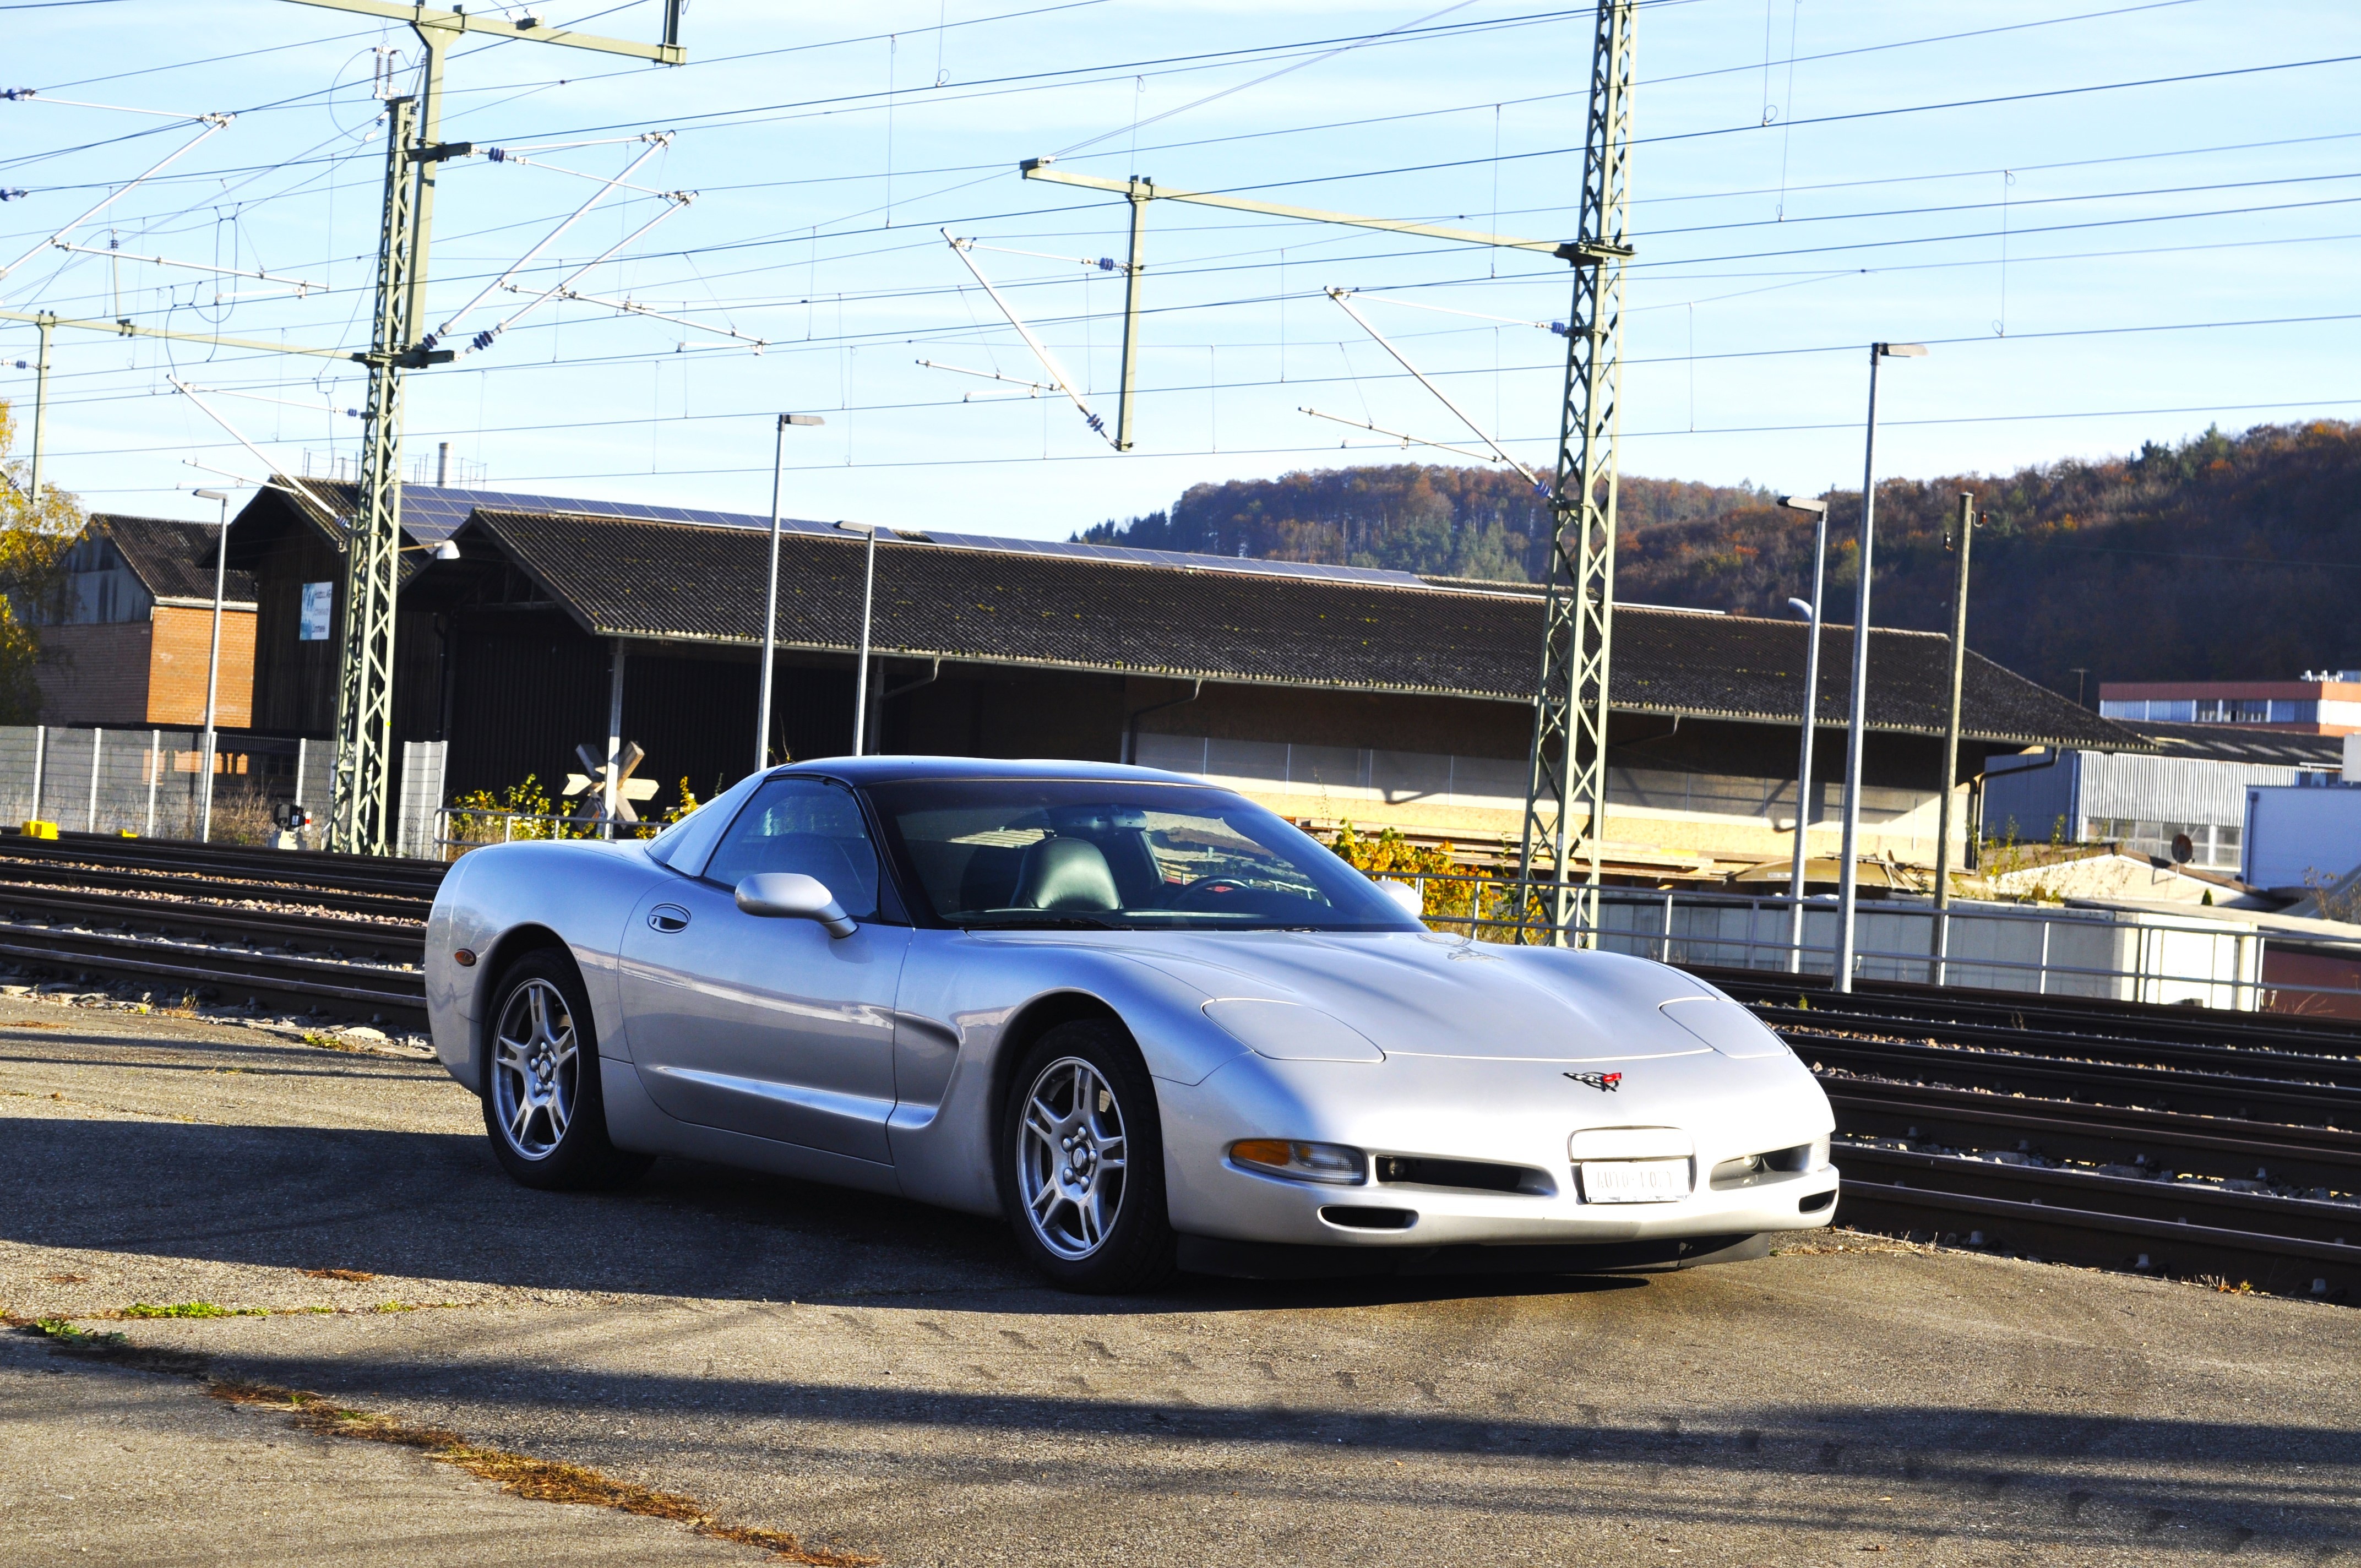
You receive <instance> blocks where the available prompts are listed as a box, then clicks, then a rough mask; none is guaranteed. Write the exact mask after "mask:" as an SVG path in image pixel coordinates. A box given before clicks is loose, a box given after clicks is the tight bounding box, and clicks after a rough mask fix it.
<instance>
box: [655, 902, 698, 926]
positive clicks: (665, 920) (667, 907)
mask: <svg viewBox="0 0 2361 1568" xmlns="http://www.w3.org/2000/svg"><path fill="white" fill-rule="evenodd" d="M648 924H649V925H650V926H651V927H653V928H655V929H656V930H659V931H677V930H680V929H681V928H682V927H686V925H687V924H688V911H687V910H686V909H683V908H682V907H681V906H680V905H677V904H659V905H656V906H655V907H654V908H653V909H651V910H649V911H648Z"/></svg>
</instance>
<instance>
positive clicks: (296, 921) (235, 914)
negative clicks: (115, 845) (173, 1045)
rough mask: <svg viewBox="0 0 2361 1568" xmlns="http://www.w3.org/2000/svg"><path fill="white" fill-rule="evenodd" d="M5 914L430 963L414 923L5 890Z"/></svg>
mask: <svg viewBox="0 0 2361 1568" xmlns="http://www.w3.org/2000/svg"><path fill="white" fill-rule="evenodd" d="M0 912H5V914H6V915H7V916H9V917H10V918H20V917H21V916H25V915H27V914H28V913H29V914H33V915H38V916H44V917H46V918H48V919H49V921H50V922H51V923H52V924H53V925H54V924H56V923H57V922H59V921H60V919H71V920H78V921H82V922H96V923H98V924H96V925H94V926H93V930H97V931H100V932H104V931H106V930H108V929H109V928H111V927H123V928H126V929H129V930H131V931H133V932H135V933H137V931H140V930H142V929H146V930H149V931H152V932H155V933H158V934H161V935H169V936H176V937H180V938H183V939H190V938H193V939H195V940H198V941H204V942H212V941H217V940H218V937H217V934H218V933H227V934H228V935H229V936H231V937H232V938H236V939H240V940H244V941H246V942H248V943H249V944H250V943H252V942H254V941H257V940H268V941H270V942H273V943H275V944H278V945H280V946H282V947H285V948H289V949H290V950H294V951H300V950H301V949H300V948H295V947H294V944H297V943H308V944H312V945H314V946H316V947H319V948H324V949H328V951H327V956H328V957H330V958H335V959H342V958H345V957H347V956H348V955H347V954H346V952H344V951H343V950H342V949H344V948H359V949H362V950H364V951H365V952H368V954H369V956H371V957H374V958H376V959H379V960H381V961H386V962H407V963H413V964H415V963H422V962H423V961H424V959H425V956H426V932H425V930H424V928H423V927H420V926H417V925H414V924H408V925H400V926H396V925H391V924H388V923H382V922H377V921H368V920H339V919H335V917H333V916H323V915H302V914H296V913H291V912H274V911H269V910H249V909H235V908H227V907H224V906H223V905H214V904H192V903H188V902H185V901H182V900H180V899H166V898H139V897H123V896H119V895H116V894H104V893H60V892H57V891H55V890H53V889H50V888H21V887H8V886H4V885H0ZM20 923H21V919H20Z"/></svg>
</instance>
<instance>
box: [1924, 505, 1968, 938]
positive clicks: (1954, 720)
mask: <svg viewBox="0 0 2361 1568" xmlns="http://www.w3.org/2000/svg"><path fill="white" fill-rule="evenodd" d="M1975 531H1976V498H1975V497H1974V496H1972V495H1971V494H1969V493H1968V492H1966V491H1964V490H1963V491H1961V492H1960V518H1959V521H1958V522H1957V523H1956V524H1955V525H1954V527H1953V529H1952V530H1951V531H1949V532H1946V533H1945V535H1944V540H1943V542H1944V543H1946V544H1949V546H1951V548H1952V550H1953V551H1954V552H1955V553H1956V554H1955V557H1954V558H1955V561H1956V564H1957V568H1958V569H1957V570H1956V571H1955V572H1954V573H1953V574H1952V577H1951V702H1950V707H1949V708H1948V709H1946V710H1945V712H1944V715H1943V793H1942V795H1940V796H1938V799H1939V800H1940V801H1941V803H1942V804H1941V805H1940V806H1938V808H1937V810H1936V815H1935V933H1934V949H1935V965H1934V981H1935V983H1936V984H1937V985H1941V984H1943V983H1944V982H1945V981H1947V980H1949V978H1950V975H1949V962H1948V960H1949V958H1950V953H1951V791H1952V786H1953V784H1954V782H1955V780H1956V778H1957V776H1958V774H1959V772H1960V680H1961V678H1962V677H1963V676H1964V675H1965V674H1966V672H1967V664H1968V546H1969V544H1970V543H1971V540H1972V538H1973V536H1974V534H1975Z"/></svg>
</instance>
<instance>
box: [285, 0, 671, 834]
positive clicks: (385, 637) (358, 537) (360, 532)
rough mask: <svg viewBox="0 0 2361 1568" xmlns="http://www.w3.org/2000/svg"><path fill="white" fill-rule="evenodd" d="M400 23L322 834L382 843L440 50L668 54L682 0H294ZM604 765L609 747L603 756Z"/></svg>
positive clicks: (661, 60)
mask: <svg viewBox="0 0 2361 1568" xmlns="http://www.w3.org/2000/svg"><path fill="white" fill-rule="evenodd" d="M295 3H296V4H297V5H320V6H324V7H326V8H327V9H330V10H335V11H349V12H356V13H357V14H359V15H361V16H381V17H385V18H388V19H390V20H393V21H399V22H406V23H408V24H409V25H410V28H411V31H412V32H413V33H415V34H417V36H418V41H419V44H420V47H421V48H422V49H423V51H424V58H423V60H421V62H420V67H419V85H418V92H417V93H416V94H415V95H413V96H410V97H402V98H395V99H392V100H390V102H388V104H386V159H385V209H384V216H383V219H382V221H381V223H380V225H379V231H378V277H377V310H376V314H375V317H374V321H373V324H372V326H371V329H370V333H369V349H368V356H367V357H366V360H365V363H366V364H367V365H368V374H369V391H368V407H367V409H366V410H365V411H364V412H363V419H364V423H363V427H362V438H361V475H360V485H359V494H358V496H357V500H356V504H355V506H354V508H353V516H352V517H351V518H349V519H338V520H335V521H338V522H341V523H342V524H343V525H344V528H345V541H344V545H345V594H344V647H343V651H342V656H341V658H340V660H339V662H338V666H337V669H338V676H337V683H336V751H335V771H334V773H333V779H334V784H333V789H334V792H335V793H334V798H333V800H332V802H331V804H330V806H329V818H328V835H327V836H328V845H329V847H330V848H331V849H335V850H345V851H346V852H348V853H365V854H379V855H381V854H384V853H386V852H387V833H386V828H387V822H386V789H387V784H388V781H389V779H390V774H391V768H392V751H393V659H394V648H393V641H394V598H395V592H396V589H397V588H398V587H399V586H400V567H401V554H400V551H401V396H402V376H403V372H405V371H408V370H412V369H419V368H423V367H426V366H429V365H441V364H447V363H449V362H450V360H451V359H453V358H454V357H455V356H456V350H453V349H447V348H436V347H434V346H433V345H431V344H429V343H426V342H423V341H422V340H421V337H420V334H419V330H418V329H419V328H420V326H421V325H422V323H424V322H425V321H426V319H427V317H426V280H427V270H428V268H427V262H428V257H429V252H430V248H431V246H432V240H433V236H434V184H435V170H436V168H437V166H438V165H440V164H441V163H442V162H443V161H444V160H445V159H451V158H464V157H466V156H467V154H469V153H471V152H473V151H474V150H475V149H474V148H473V147H471V146H470V145H469V144H468V143H466V142H452V143H447V144H446V143H445V142H444V141H443V140H442V139H441V125H442V117H443V57H444V51H445V49H448V48H449V47H450V46H451V45H452V44H453V43H454V42H456V40H457V39H458V38H459V37H460V35H462V34H464V33H488V34H490V35H493V36H494V37H498V38H511V39H522V40H524V41H526V42H530V43H551V44H564V45H566V46H568V47H571V48H575V49H595V50H597V51H598V52H600V53H602V54H620V55H630V56H633V57H636V58H638V59H642V60H651V61H653V62H655V63H658V64H664V65H678V64H680V63H681V62H682V61H683V60H686V58H687V56H686V52H685V51H684V50H683V49H681V47H680V13H681V9H682V0H666V4H665V6H664V42H663V43H661V44H642V43H633V42H631V41H629V40H627V39H621V38H601V37H598V36H597V35H594V34H589V33H577V32H569V31H566V30H565V29H563V28H551V27H543V26H542V25H541V23H540V21H539V20H538V19H537V18H533V17H530V16H528V17H526V18H523V19H522V20H511V19H510V18H508V17H506V16H469V15H467V13H465V12H463V11H456V10H451V11H444V10H436V9H434V8H432V7H429V6H426V5H401V4H397V3H396V0H295ZM612 761H613V760H612V759H611V758H610V759H609V764H610V768H611V764H612Z"/></svg>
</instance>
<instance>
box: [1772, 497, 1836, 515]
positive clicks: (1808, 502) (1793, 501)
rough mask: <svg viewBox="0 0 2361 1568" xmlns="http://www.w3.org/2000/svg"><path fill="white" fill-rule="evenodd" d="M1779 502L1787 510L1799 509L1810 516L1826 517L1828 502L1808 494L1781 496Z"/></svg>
mask: <svg viewBox="0 0 2361 1568" xmlns="http://www.w3.org/2000/svg"><path fill="white" fill-rule="evenodd" d="M1779 504H1780V505H1781V506H1783V507H1785V508H1786V509H1787V510H1789V511H1800V512H1804V513H1806V514H1807V515H1809V516H1812V517H1826V516H1827V515H1828V502H1826V501H1824V500H1817V499H1814V498H1812V497H1810V496H1781V497H1780V498H1779Z"/></svg>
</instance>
